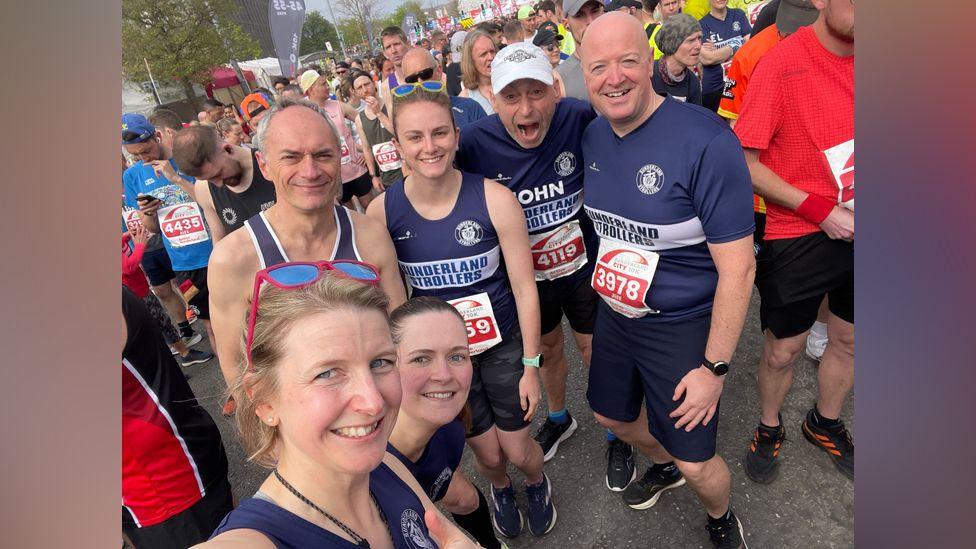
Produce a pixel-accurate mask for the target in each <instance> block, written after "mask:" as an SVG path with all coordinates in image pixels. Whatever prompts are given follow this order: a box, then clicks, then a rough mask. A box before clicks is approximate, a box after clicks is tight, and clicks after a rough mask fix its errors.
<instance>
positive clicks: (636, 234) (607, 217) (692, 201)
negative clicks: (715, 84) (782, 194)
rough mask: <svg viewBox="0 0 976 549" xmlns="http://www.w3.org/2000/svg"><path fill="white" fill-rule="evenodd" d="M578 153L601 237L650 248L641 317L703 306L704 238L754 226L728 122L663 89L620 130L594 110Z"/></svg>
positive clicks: (708, 264) (727, 238) (710, 267)
mask: <svg viewBox="0 0 976 549" xmlns="http://www.w3.org/2000/svg"><path fill="white" fill-rule="evenodd" d="M583 159H584V161H585V163H586V170H585V176H584V193H583V195H584V201H585V205H586V213H587V214H588V215H589V216H590V218H591V219H592V220H593V225H594V228H595V230H596V233H597V235H599V237H600V240H601V244H605V245H607V246H608V247H610V246H613V245H615V244H619V243H623V244H624V245H625V246H627V247H630V248H635V249H637V250H646V251H651V252H655V253H657V254H658V256H659V257H658V263H657V270H656V271H655V272H654V275H653V278H652V280H651V284H650V287H649V291H647V293H646V297H645V299H644V303H646V305H647V307H649V308H650V309H652V310H656V311H660V312H659V313H655V312H652V313H651V314H648V315H647V316H645V317H643V318H642V320H646V321H649V322H667V321H669V320H673V319H678V318H691V317H695V316H699V315H701V314H705V313H708V312H709V311H711V308H712V300H713V299H714V297H715V285H716V283H717V282H718V272H717V271H716V269H715V263H714V262H713V261H712V256H711V253H710V252H709V250H708V245H707V244H706V242H710V243H713V244H717V243H723V242H731V241H733V240H738V239H740V238H744V237H747V236H749V235H751V234H752V232H753V230H754V221H753V215H752V180H751V178H750V176H749V170H748V168H747V167H746V162H745V156H744V155H743V153H742V145H741V144H740V143H739V140H738V139H737V138H736V137H735V134H733V133H732V130H730V129H729V126H728V124H726V123H725V122H724V121H723V120H722V119H720V118H719V117H718V116H717V115H716V114H714V113H712V112H711V111H708V110H706V109H704V108H702V107H699V106H697V105H690V104H688V103H683V102H681V101H677V100H675V99H674V98H671V97H666V98H665V99H664V103H662V104H661V105H660V106H659V107H658V109H657V110H656V111H655V112H654V114H652V115H651V117H650V118H648V119H647V120H646V121H645V122H644V123H643V124H642V125H641V126H640V127H638V128H637V129H635V130H634V131H633V132H631V133H629V134H627V135H626V136H624V137H623V138H620V137H617V135H616V134H615V133H614V132H613V130H612V129H611V128H610V124H609V123H608V122H607V120H606V119H605V118H602V117H601V118H597V119H596V120H595V121H594V122H593V123H592V124H590V125H589V127H587V128H586V131H585V132H584V134H583ZM601 259H602V258H601ZM595 278H596V277H594V279H595Z"/></svg>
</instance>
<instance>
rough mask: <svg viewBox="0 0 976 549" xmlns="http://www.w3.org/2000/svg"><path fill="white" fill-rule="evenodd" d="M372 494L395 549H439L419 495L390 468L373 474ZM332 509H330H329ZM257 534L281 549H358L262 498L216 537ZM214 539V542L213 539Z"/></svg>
mask: <svg viewBox="0 0 976 549" xmlns="http://www.w3.org/2000/svg"><path fill="white" fill-rule="evenodd" d="M369 491H370V492H372V494H373V496H375V497H376V501H377V502H379V504H380V509H382V511H383V516H384V517H386V521H387V525H388V526H389V527H390V534H391V535H392V536H393V547H394V548H395V549H436V548H437V544H436V543H434V540H433V539H431V537H430V535H429V534H428V532H427V525H426V524H425V523H424V506H423V505H422V504H421V503H420V499H419V498H417V494H415V493H414V492H413V490H411V489H410V487H409V486H407V485H406V483H404V482H403V480H401V479H400V477H398V476H396V473H394V472H393V471H392V470H390V468H389V467H388V466H387V465H386V464H385V463H381V464H380V466H379V467H377V468H376V469H374V470H373V471H372V472H371V473H370V474H369ZM326 509H328V505H326ZM240 528H247V529H249V530H257V531H258V532H261V533H262V534H264V535H265V536H267V537H268V538H270V539H271V541H272V543H274V544H275V547H278V548H280V549H308V548H309V547H315V548H317V549H354V548H355V547H356V545H355V544H353V543H352V542H350V541H347V540H345V539H343V538H341V537H339V536H337V535H335V534H333V533H332V532H329V531H328V530H325V529H323V528H321V527H319V526H316V525H315V524H312V523H311V522H309V521H307V520H305V519H303V518H301V517H299V516H298V515H296V514H294V513H292V512H291V511H288V510H285V509H282V508H281V507H279V506H277V505H275V504H274V503H271V502H270V501H266V500H263V499H258V498H249V499H246V500H244V501H242V502H241V503H240V505H238V506H237V509H234V510H233V511H231V512H230V513H229V514H228V515H227V516H226V517H224V520H223V521H221V523H220V526H218V527H217V529H216V530H214V533H213V536H217V535H218V534H222V533H224V532H227V531H230V530H237V529H240ZM213 536H211V539H212V538H213Z"/></svg>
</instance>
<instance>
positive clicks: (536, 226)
mask: <svg viewBox="0 0 976 549" xmlns="http://www.w3.org/2000/svg"><path fill="white" fill-rule="evenodd" d="M594 118H596V113H595V112H593V109H592V108H590V105H589V103H586V102H584V101H580V100H579V99H573V98H564V99H562V100H561V101H559V103H557V104H556V111H555V112H554V113H553V116H552V122H551V123H550V125H549V130H548V131H547V132H546V136H545V138H543V140H542V143H540V144H539V146H538V147H535V148H532V149H525V148H523V147H522V146H521V145H519V144H518V142H517V141H515V139H513V138H512V136H511V135H509V133H508V131H507V130H506V129H505V126H504V125H503V124H502V121H501V119H500V118H499V117H498V115H497V114H493V115H491V116H489V117H488V118H486V119H484V120H482V121H480V122H478V123H477V124H472V125H471V126H470V127H469V128H467V129H466V130H464V131H462V132H461V143H460V145H459V147H458V152H457V165H458V168H459V169H460V170H462V171H466V172H474V173H477V174H481V175H483V176H484V177H485V178H487V179H494V180H495V181H497V182H498V183H501V184H502V185H505V186H506V187H508V188H509V189H511V190H512V192H513V193H515V197H516V198H517V199H518V201H519V203H520V204H521V205H522V212H523V213H524V214H525V221H526V224H527V225H528V228H529V235H531V239H530V240H531V244H532V251H533V254H532V257H533V263H535V265H534V266H535V269H536V280H547V279H559V280H562V279H563V278H564V277H568V278H566V281H567V282H568V281H576V280H579V279H580V278H582V277H589V276H590V273H591V272H592V268H593V267H592V263H593V261H592V257H593V256H594V254H595V253H596V245H597V239H596V235H595V233H594V232H593V226H592V224H591V223H590V222H589V220H588V219H587V217H586V216H585V215H583V162H582V158H583V149H582V145H581V139H582V135H583V130H584V129H586V126H587V124H589V123H590V122H591V121H592V120H593V119H594ZM573 221H578V222H579V225H580V231H581V232H582V237H583V238H582V242H580V243H579V244H580V245H581V246H582V247H583V248H585V251H586V254H587V255H588V256H590V260H588V261H586V264H585V266H584V267H580V268H579V269H578V270H576V271H575V272H570V273H569V274H562V275H561V274H560V273H561V272H564V271H567V270H568V269H560V268H559V267H558V266H557V265H559V264H560V263H563V264H564V265H565V264H566V263H565V262H567V261H569V260H570V257H569V256H567V255H566V246H565V245H559V244H558V243H559V242H562V243H563V244H570V243H571V242H569V241H567V239H565V238H564V239H562V240H559V239H560V238H561V235H560V234H557V233H559V232H560V230H561V228H563V227H565V226H566V225H567V224H569V223H571V222H573ZM550 235H551V236H550ZM550 244H551V245H550ZM573 249H574V250H575V249H577V248H573ZM579 251H580V252H582V251H583V250H579ZM579 257H581V258H582V259H585V258H584V257H583V256H582V255H580V256H579ZM570 268H572V267H570ZM544 272H548V273H549V274H550V276H544V275H542V274H541V273H544ZM556 275H560V276H556Z"/></svg>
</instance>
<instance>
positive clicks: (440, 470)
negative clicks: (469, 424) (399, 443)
mask: <svg viewBox="0 0 976 549" xmlns="http://www.w3.org/2000/svg"><path fill="white" fill-rule="evenodd" d="M464 431H465V429H464V424H463V423H461V421H460V420H457V419H456V420H454V421H452V422H450V423H448V424H447V425H444V426H442V427H441V428H440V429H438V430H436V431H434V436H432V437H430V441H428V442H427V446H425V447H424V451H423V453H421V454H420V457H419V458H417V461H416V462H413V461H410V459H409V458H408V457H407V456H405V455H403V454H401V453H400V451H399V450H397V449H396V448H394V447H393V445H392V444H389V443H388V444H387V445H386V451H387V452H389V453H391V454H393V455H394V456H396V458H397V459H399V460H400V461H401V462H402V463H403V465H404V466H406V468H407V469H408V470H409V471H410V472H411V473H412V474H413V477H414V478H415V479H417V482H418V483H420V487H421V488H423V489H424V491H425V492H427V496H428V497H429V498H430V500H431V501H435V502H436V501H440V500H441V499H442V498H443V497H444V495H445V494H447V487H448V486H450V485H451V478H453V476H454V471H456V470H457V468H458V466H459V465H461V454H463V453H464Z"/></svg>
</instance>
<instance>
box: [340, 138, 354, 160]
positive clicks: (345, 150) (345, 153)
mask: <svg viewBox="0 0 976 549" xmlns="http://www.w3.org/2000/svg"><path fill="white" fill-rule="evenodd" d="M341 141H342V146H341V147H340V154H341V156H342V164H348V163H349V162H351V161H352V153H351V152H350V151H349V147H348V146H346V139H345V138H343V139H341Z"/></svg>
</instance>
